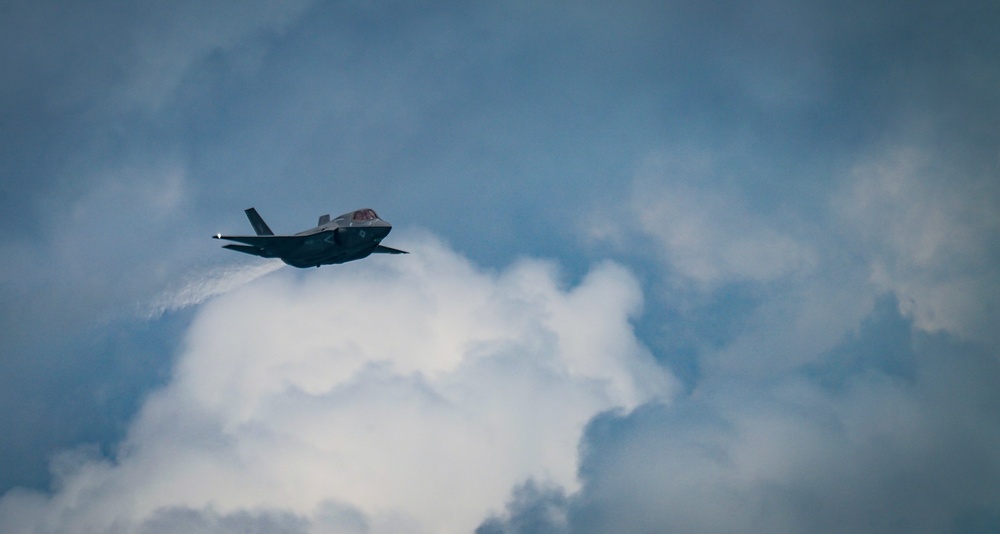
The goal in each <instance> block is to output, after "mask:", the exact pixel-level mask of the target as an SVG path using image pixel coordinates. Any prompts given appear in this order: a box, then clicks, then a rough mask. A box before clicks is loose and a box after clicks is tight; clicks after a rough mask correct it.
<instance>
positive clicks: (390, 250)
mask: <svg viewBox="0 0 1000 534" xmlns="http://www.w3.org/2000/svg"><path fill="white" fill-rule="evenodd" d="M372 252H374V253H375V254H409V252H407V251H405V250H399V249H396V248H391V247H387V246H385V245H379V246H377V247H375V250H373V251H372Z"/></svg>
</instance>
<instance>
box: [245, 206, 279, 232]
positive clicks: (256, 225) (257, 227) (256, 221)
mask: <svg viewBox="0 0 1000 534" xmlns="http://www.w3.org/2000/svg"><path fill="white" fill-rule="evenodd" d="M243 211H244V213H246V214H247V219H250V224H251V225H253V231H254V232H257V235H274V232H272V231H271V229H270V228H268V227H267V223H266V222H264V219H261V218H260V214H259V213H257V210H255V209H254V208H250V209H246V210H243Z"/></svg>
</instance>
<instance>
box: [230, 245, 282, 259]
mask: <svg viewBox="0 0 1000 534" xmlns="http://www.w3.org/2000/svg"><path fill="white" fill-rule="evenodd" d="M222 248H228V249H229V250H235V251H237V252H243V253H245V254H253V255H254V256H263V257H265V258H269V257H271V255H270V254H268V253H267V252H266V251H265V250H263V249H259V248H257V247H251V246H248V245H226V246H224V247H222Z"/></svg>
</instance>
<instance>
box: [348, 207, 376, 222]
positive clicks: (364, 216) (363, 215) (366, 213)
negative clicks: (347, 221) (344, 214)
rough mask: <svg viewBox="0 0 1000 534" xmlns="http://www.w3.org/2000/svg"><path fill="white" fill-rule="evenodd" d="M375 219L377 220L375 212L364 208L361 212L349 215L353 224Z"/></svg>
mask: <svg viewBox="0 0 1000 534" xmlns="http://www.w3.org/2000/svg"><path fill="white" fill-rule="evenodd" d="M375 219H378V214H377V213H375V210H373V209H367V208H366V209H363V210H358V211H355V212H354V213H352V214H351V220H352V221H355V222H360V221H374V220H375Z"/></svg>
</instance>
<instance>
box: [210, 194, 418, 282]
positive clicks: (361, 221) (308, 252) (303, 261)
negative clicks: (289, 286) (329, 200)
mask: <svg viewBox="0 0 1000 534" xmlns="http://www.w3.org/2000/svg"><path fill="white" fill-rule="evenodd" d="M244 211H245V212H246V214H247V218H248V219H250V224H251V225H252V226H253V229H254V231H255V232H257V235H248V236H242V235H222V234H217V235H214V236H212V237H214V238H215V239H226V240H229V241H236V242H237V243H243V244H242V245H226V246H224V247H222V248H228V249H230V250H235V251H237V252H243V253H246V254H253V255H254V256H261V257H264V258H280V259H281V261H283V262H285V263H287V264H288V265H291V266H292V267H298V268H300V269H304V268H306V267H319V266H320V265H332V264H335V263H345V262H348V261H354V260H360V259H361V258H366V257H368V256H369V255H370V254H373V253H374V254H409V253H408V252H406V251H404V250H397V249H394V248H389V247H387V246H385V245H382V244H381V242H382V238H384V237H385V236H387V235H389V231H390V230H392V225H391V224H389V223H387V222H386V221H383V220H382V219H380V218H379V216H378V215H377V214H376V213H375V210H372V209H368V208H365V209H360V210H356V211H352V212H350V213H345V214H343V215H340V216H338V217H337V218H335V219H332V220H331V219H330V216H329V215H323V216H321V217H320V218H319V223H318V224H317V225H316V227H315V228H310V229H309V230H305V231H302V232H299V233H297V234H295V235H274V232H272V231H271V229H270V228H269V227H268V226H267V223H265V222H264V219H262V218H261V216H260V215H259V214H258V213H257V210H255V209H254V208H249V209H247V210H244Z"/></svg>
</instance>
